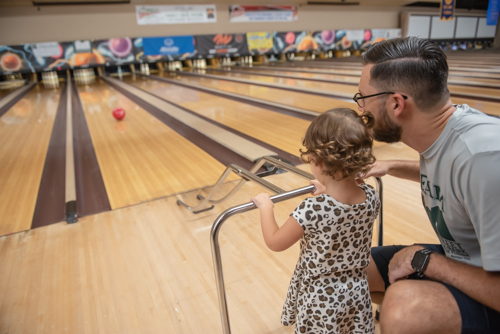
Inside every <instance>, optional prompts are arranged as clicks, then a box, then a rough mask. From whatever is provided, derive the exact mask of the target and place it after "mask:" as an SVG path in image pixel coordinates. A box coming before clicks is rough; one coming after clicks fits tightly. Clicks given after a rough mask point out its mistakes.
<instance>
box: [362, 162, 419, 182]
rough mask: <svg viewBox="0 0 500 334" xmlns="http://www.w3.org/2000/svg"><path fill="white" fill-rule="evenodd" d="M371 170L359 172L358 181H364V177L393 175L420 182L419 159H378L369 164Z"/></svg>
mask: <svg viewBox="0 0 500 334" xmlns="http://www.w3.org/2000/svg"><path fill="white" fill-rule="evenodd" d="M368 167H370V170H369V171H368V172H366V173H358V174H357V175H356V176H357V179H356V182H357V183H358V184H359V183H362V180H363V179H366V178H369V177H371V176H374V177H382V176H385V175H392V176H395V177H399V178H402V179H406V180H410V181H416V182H420V165H419V162H418V160H415V161H409V160H378V161H376V162H375V163H373V164H371V165H368Z"/></svg>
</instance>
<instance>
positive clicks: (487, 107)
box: [451, 97, 500, 117]
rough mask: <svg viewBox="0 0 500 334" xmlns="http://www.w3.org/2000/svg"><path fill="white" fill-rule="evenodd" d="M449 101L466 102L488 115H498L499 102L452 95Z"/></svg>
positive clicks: (499, 114)
mask: <svg viewBox="0 0 500 334" xmlns="http://www.w3.org/2000/svg"><path fill="white" fill-rule="evenodd" d="M451 101H452V102H453V103H455V104H467V105H469V107H471V108H474V109H477V110H479V111H482V112H484V113H486V114H488V115H494V116H499V117H500V102H489V101H480V100H477V99H467V98H459V97H452V98H451Z"/></svg>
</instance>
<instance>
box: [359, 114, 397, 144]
mask: <svg viewBox="0 0 500 334" xmlns="http://www.w3.org/2000/svg"><path fill="white" fill-rule="evenodd" d="M365 114H369V115H371V116H372V117H373V114H372V113H371V112H369V111H366V112H365ZM379 114H380V117H379V119H377V118H375V125H374V126H373V128H371V129H370V132H371V134H372V136H373V139H375V140H377V141H381V142H384V143H397V142H399V141H401V133H402V132H403V130H402V129H401V126H399V125H397V124H396V123H394V122H393V121H392V120H391V119H390V118H389V115H388V114H387V110H386V109H385V108H381V111H380V113H379Z"/></svg>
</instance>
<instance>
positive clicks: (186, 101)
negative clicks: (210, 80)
mask: <svg viewBox="0 0 500 334" xmlns="http://www.w3.org/2000/svg"><path fill="white" fill-rule="evenodd" d="M124 81H125V82H126V83H128V84H131V85H134V86H136V87H138V88H140V89H143V90H145V91H148V92H150V93H151V94H153V95H156V96H158V97H160V98H162V99H165V100H166V101H169V102H173V103H175V104H177V105H179V106H181V107H185V108H187V109H189V110H191V111H193V112H195V113H197V114H200V115H202V116H205V117H207V118H209V119H212V120H214V121H216V122H218V123H221V124H223V125H226V126H228V127H230V128H232V129H234V130H237V131H239V132H241V133H244V134H246V135H248V136H251V137H253V138H256V139H258V140H260V141H263V142H265V143H267V144H270V145H272V146H275V147H277V148H279V149H281V150H283V151H286V152H288V153H290V154H293V155H295V156H298V155H299V149H300V148H301V142H302V137H303V136H304V134H305V131H306V129H307V127H308V126H309V123H310V122H308V121H305V120H302V119H298V118H296V117H292V116H288V115H283V114H280V113H278V112H274V111H270V110H267V109H263V108H259V107H255V106H252V105H249V104H245V103H242V102H237V101H234V100H230V99H226V98H222V97H219V96H215V95H212V94H207V93H203V92H200V91H197V90H195V89H189V88H185V87H181V86H177V85H172V84H168V83H165V82H161V81H158V80H152V79H147V78H143V77H140V76H138V77H137V78H136V79H134V78H132V77H127V78H125V79H124ZM231 84H232V83H228V85H231Z"/></svg>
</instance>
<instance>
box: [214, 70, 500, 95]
mask: <svg viewBox="0 0 500 334" xmlns="http://www.w3.org/2000/svg"><path fill="white" fill-rule="evenodd" d="M209 75H211V76H212V75H213V76H217V77H223V78H227V79H236V80H248V81H254V82H258V83H264V84H271V85H287V86H291V87H294V88H304V89H307V90H314V91H317V92H319V93H326V94H332V95H336V94H338V95H340V96H345V97H346V98H347V97H352V96H354V94H356V93H357V92H358V88H357V84H351V83H349V84H342V83H329V82H322V81H311V80H302V79H291V78H280V77H270V76H264V75H258V74H255V75H254V74H252V73H251V72H248V74H247V72H245V73H231V72H229V71H223V72H219V71H217V72H215V71H212V72H210V74H209ZM448 88H449V89H450V92H451V93H452V94H457V95H460V97H467V98H477V99H488V100H492V101H496V100H498V102H500V96H499V94H498V93H499V92H500V90H499V88H484V87H470V86H462V85H448Z"/></svg>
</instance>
